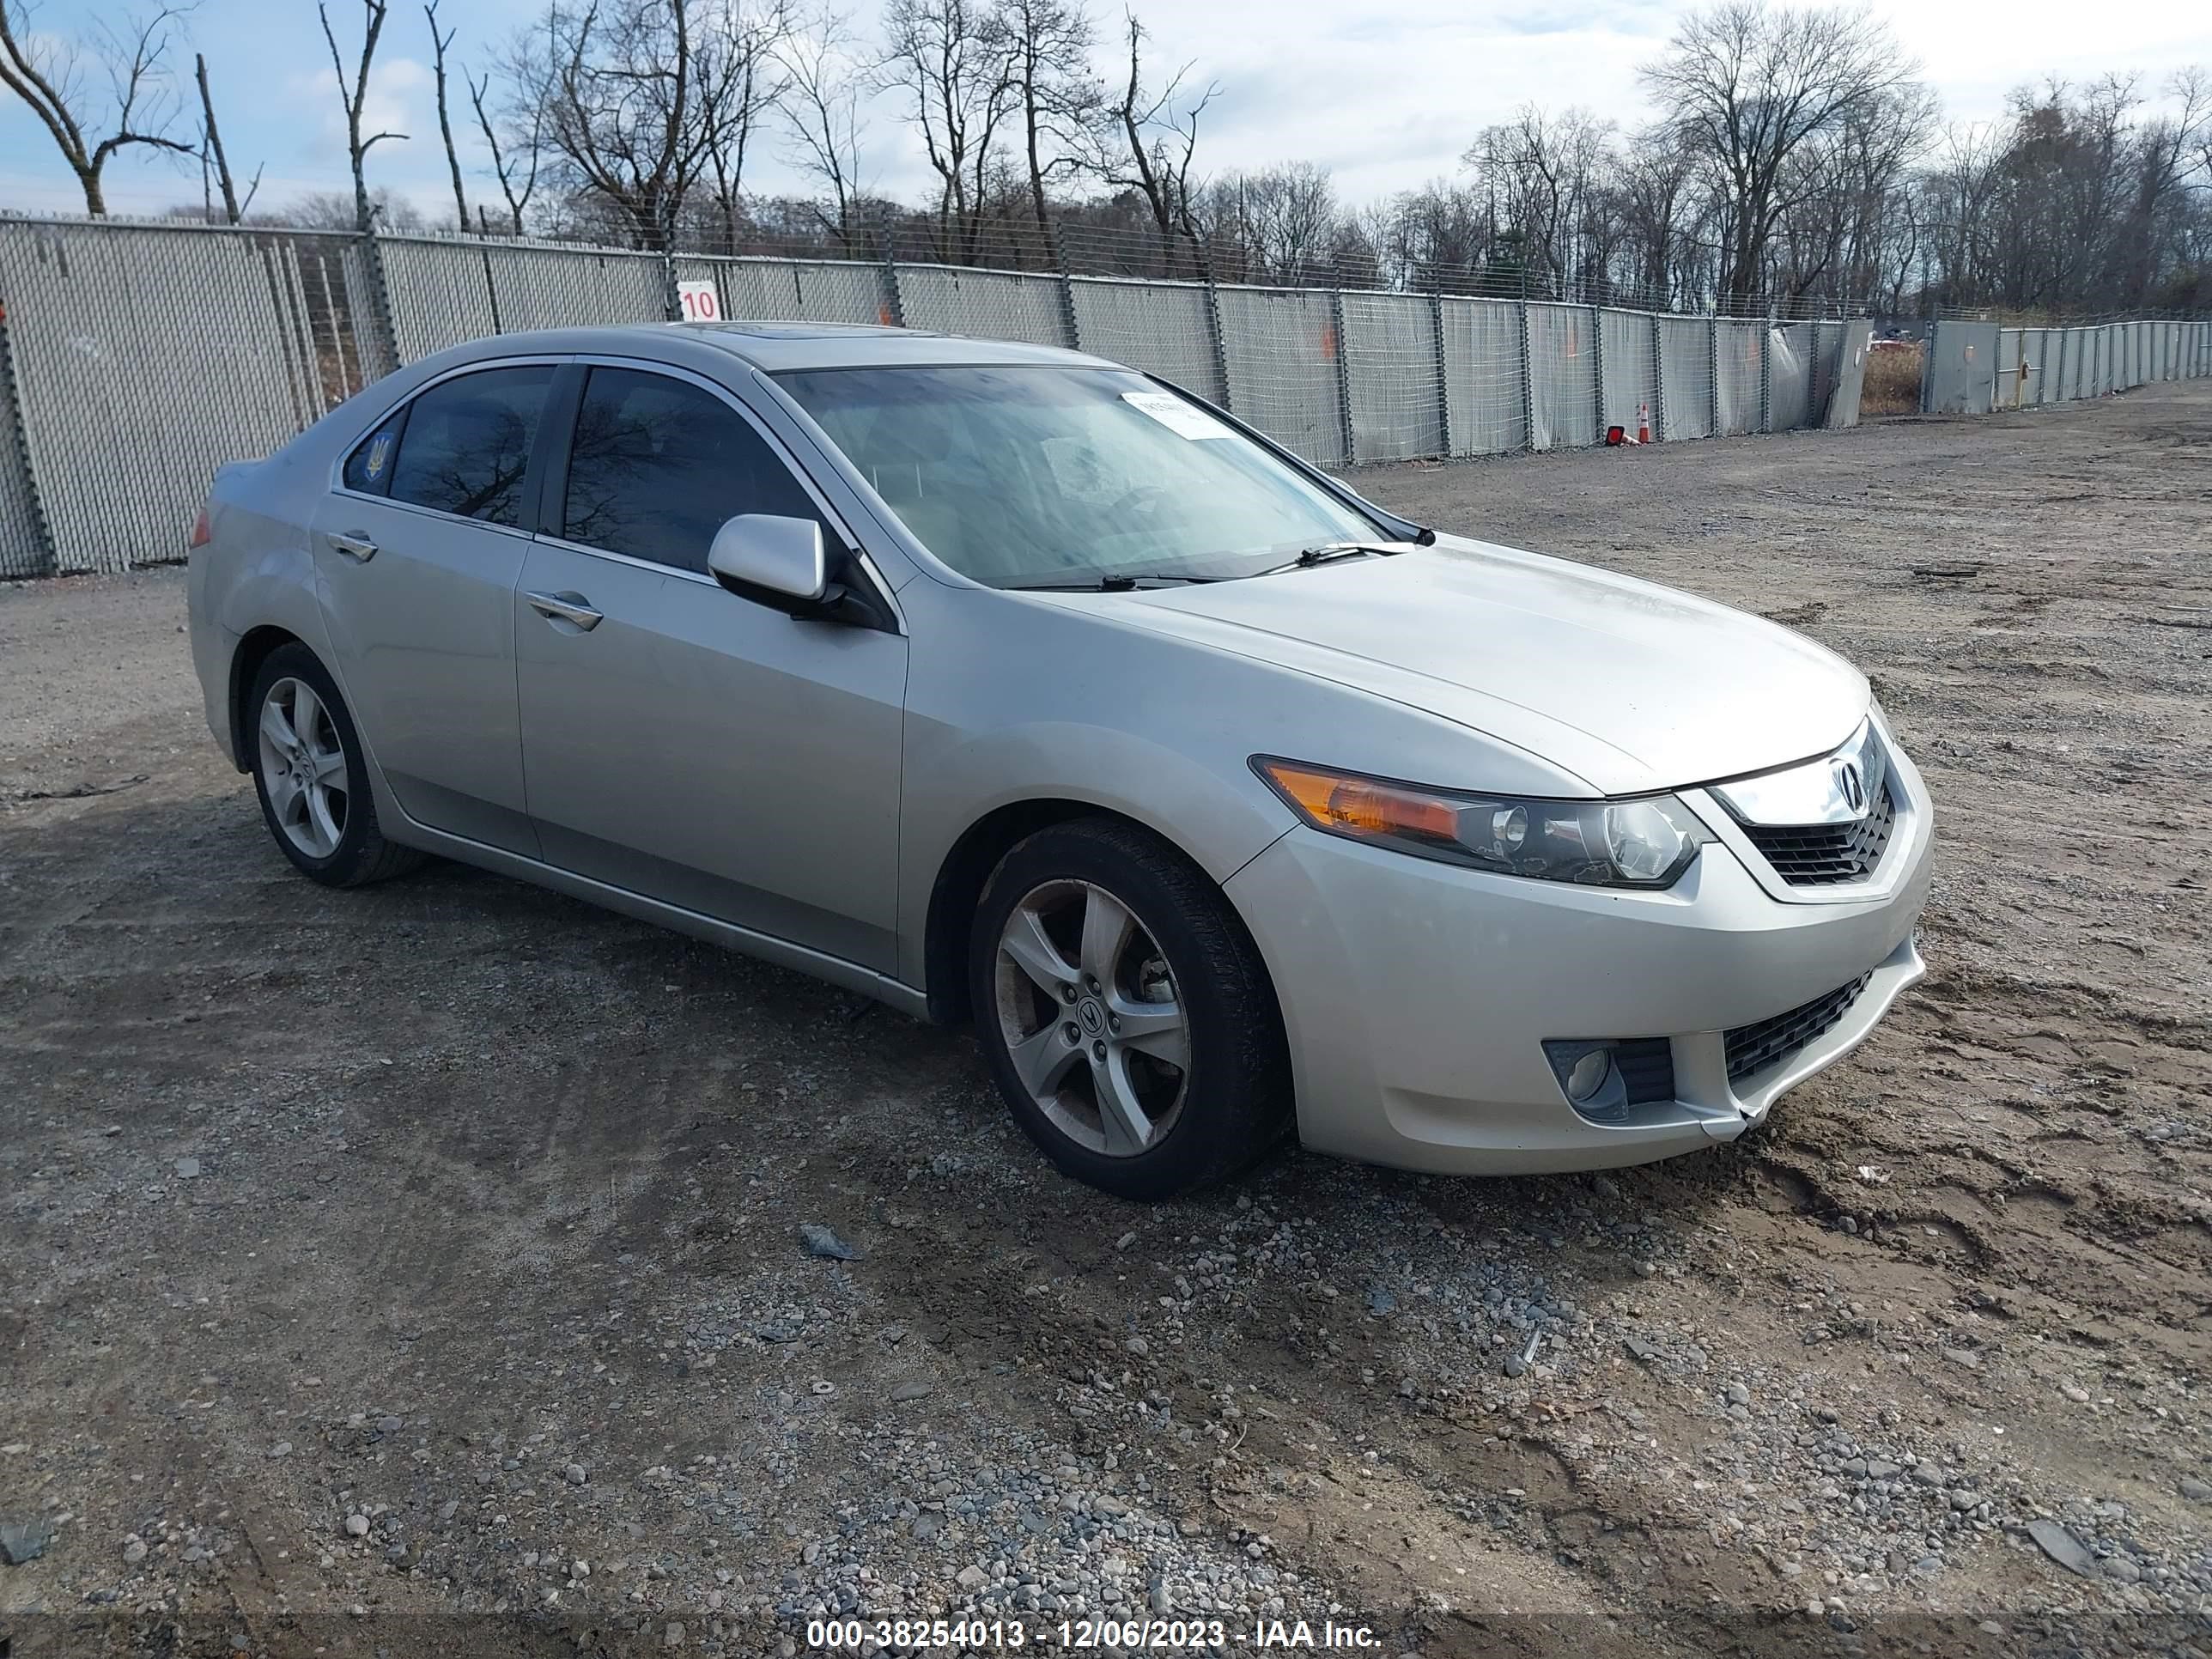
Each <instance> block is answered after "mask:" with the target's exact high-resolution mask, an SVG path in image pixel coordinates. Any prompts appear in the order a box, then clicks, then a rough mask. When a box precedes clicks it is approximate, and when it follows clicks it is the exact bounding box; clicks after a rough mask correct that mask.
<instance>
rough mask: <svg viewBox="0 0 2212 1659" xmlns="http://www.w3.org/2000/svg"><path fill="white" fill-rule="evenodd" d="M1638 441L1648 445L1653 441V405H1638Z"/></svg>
mask: <svg viewBox="0 0 2212 1659" xmlns="http://www.w3.org/2000/svg"><path fill="white" fill-rule="evenodd" d="M1636 441H1637V442H1638V443H1640V444H1648V443H1650V441H1651V405H1650V404H1637V405H1636Z"/></svg>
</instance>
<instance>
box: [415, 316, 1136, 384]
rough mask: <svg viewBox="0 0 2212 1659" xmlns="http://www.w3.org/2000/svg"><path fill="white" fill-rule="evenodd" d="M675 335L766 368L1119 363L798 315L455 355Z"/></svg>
mask: <svg viewBox="0 0 2212 1659" xmlns="http://www.w3.org/2000/svg"><path fill="white" fill-rule="evenodd" d="M679 343H690V344H693V345H704V346H708V347H711V348H714V349H719V350H722V351H726V352H728V353H729V354H730V355H731V356H733V357H736V358H738V360H740V361H741V362H745V363H749V364H750V365H751V366H752V367H753V368H758V369H760V370H762V371H763V372H764V373H767V374H780V373H781V372H783V371H785V370H787V369H801V368H896V367H901V366H905V367H921V366H926V365H937V366H946V365H951V364H975V365H1009V364H1022V363H1029V364H1040V365H1042V364H1052V365H1059V366H1061V367H1080V368H1101V367H1113V368H1118V367H1120V365H1118V364H1109V363H1108V362H1107V360H1106V359H1104V358H1103V357H1093V356H1089V355H1087V354H1086V353H1084V352H1080V351H1067V350H1064V349H1061V348H1060V347H1058V346H1042V345H1030V344H1028V343H1026V342H1024V341H1019V340H976V339H968V338H964V337H962V336H959V335H957V334H937V333H932V332H930V331H927V330H926V329H911V328H885V327H878V326H877V325H873V324H860V323H812V322H800V321H793V322H787V321H760V322H729V323H631V324H623V325H614V326H609V327H604V328H553V329H540V330H537V331H532V332H530V333H526V334H501V335H496V336H494V337H489V338H486V339H482V340H477V341H472V342H471V343H470V346H469V347H467V348H465V349H463V351H461V352H457V353H456V354H455V356H465V357H467V358H471V359H477V360H481V359H484V358H491V357H503V356H523V355H526V354H531V353H546V352H557V353H566V352H579V353H588V352H594V351H600V352H607V353H609V354H611V355H615V356H641V357H662V356H665V357H666V358H667V360H668V361H671V362H675V361H678V360H679V359H680V357H681V356H683V355H685V354H684V353H683V350H682V346H681V344H679ZM671 348H673V349H671Z"/></svg>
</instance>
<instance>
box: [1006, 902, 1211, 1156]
mask: <svg viewBox="0 0 2212 1659" xmlns="http://www.w3.org/2000/svg"><path fill="white" fill-rule="evenodd" d="M998 1013H999V1035H1000V1038H1001V1040H1003V1041H1004V1042H1005V1043H1006V1052H1007V1054H1008V1057H1009V1058H1011V1059H1012V1061H1013V1063H1014V1070H1015V1072H1016V1073H1018V1074H1019V1076H1020V1078H1021V1080H1022V1086H1023V1087H1024V1088H1025V1089H1027V1090H1028V1091H1029V1092H1030V1099H1031V1100H1032V1101H1034V1102H1035V1103H1036V1108H1037V1109H1038V1110H1039V1111H1040V1112H1042V1113H1043V1114H1044V1115H1045V1118H1046V1120H1047V1121H1049V1122H1050V1123H1051V1124H1052V1126H1053V1127H1054V1128H1056V1129H1058V1130H1059V1131H1060V1133H1062V1134H1064V1135H1066V1136H1067V1138H1068V1139H1071V1140H1073V1141H1074V1142H1075V1143H1076V1144H1077V1145H1078V1146H1083V1147H1085V1148H1087V1149H1088V1150H1090V1151H1091V1152H1097V1153H1101V1154H1103V1156H1105V1157H1108V1158H1131V1157H1134V1156H1135V1155H1136V1154H1137V1153H1139V1152H1144V1151H1146V1149H1147V1148H1149V1147H1151V1146H1152V1145H1154V1144H1155V1143H1156V1142H1157V1141H1158V1140H1159V1139H1161V1138H1162V1137H1163V1136H1164V1135H1166V1134H1168V1133H1170V1132H1171V1131H1172V1130H1173V1129H1174V1127H1175V1124H1176V1117H1177V1115H1179V1114H1180V1113H1181V1112H1182V1103H1183V1096H1184V1094H1185V1093H1186V1092H1187V1091H1188V1084H1189V1066H1190V1033H1189V1030H1188V1027H1187V1025H1186V1024H1185V1023H1184V1018H1183V1011H1182V1004H1181V1003H1180V1002H1178V1001H1177V1000H1176V985H1175V976H1174V975H1172V974H1171V973H1170V972H1169V970H1168V964H1167V958H1166V957H1164V955H1163V954H1162V953H1161V951H1160V947H1159V945H1158V944H1157V943H1156V942H1155V941H1154V940H1153V939H1152V934H1151V933H1150V932H1149V931H1148V930H1147V929H1146V927H1144V925H1143V924H1142V923H1140V922H1139V921H1138V920H1137V918H1136V916H1135V915H1133V913H1132V912H1131V911H1130V909H1129V907H1128V906H1127V905H1126V904H1124V903H1122V902H1121V900H1120V899H1118V898H1115V896H1114V895H1113V894H1111V893H1109V892H1108V891H1107V890H1105V889H1104V888H1103V887H1100V886H1097V885H1095V884H1092V883H1091V882H1087V881H1071V880H1060V881H1048V882H1045V883H1042V884H1040V885H1039V886H1036V887H1035V888H1032V889H1031V890H1030V891H1029V892H1028V893H1026V894H1024V896H1023V897H1022V899H1021V900H1020V902H1018V903H1017V904H1016V905H1015V906H1014V908H1012V910H1011V911H1009V912H1008V913H1007V915H1006V923H1005V925H1004V927H1002V928H1001V929H1000V936H999V971H998Z"/></svg>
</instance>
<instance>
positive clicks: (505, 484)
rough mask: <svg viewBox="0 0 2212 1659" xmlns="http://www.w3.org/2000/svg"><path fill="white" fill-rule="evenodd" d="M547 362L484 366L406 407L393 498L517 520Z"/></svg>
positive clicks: (549, 372)
mask: <svg viewBox="0 0 2212 1659" xmlns="http://www.w3.org/2000/svg"><path fill="white" fill-rule="evenodd" d="M552 383H553V367H552V365H551V364H550V363H528V364H521V365H518V366H517V367H515V368H488V369H484V370H482V371H480V372H479V373H477V374H464V375H461V376H459V378H458V379H455V380H445V381H441V383H440V384H438V385H436V386H432V387H431V388H430V389H429V390H428V392H424V393H423V394H422V396H421V397H419V398H416V400H415V401H414V403H413V404H410V406H409V408H408V414H407V428H406V430H405V431H404V433H403V434H402V435H401V436H400V440H399V455H398V459H397V460H396V461H394V462H393V463H392V500H394V501H412V502H413V503H414V504H415V505H416V506H417V507H435V508H437V509H438V511H439V512H441V513H459V514H460V515H461V516H462V517H464V518H469V519H482V520H484V521H485V522H486V523H488V524H505V525H520V523H521V522H522V476H523V473H524V472H525V471H526V470H527V469H528V467H529V465H530V446H531V445H532V443H533V442H535V441H536V440H537V437H538V415H539V413H540V411H541V410H543V409H544V404H545V389H546V387H547V386H550V385H551V384H552Z"/></svg>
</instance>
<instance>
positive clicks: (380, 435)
mask: <svg viewBox="0 0 2212 1659" xmlns="http://www.w3.org/2000/svg"><path fill="white" fill-rule="evenodd" d="M406 424H407V410H405V409H404V407H403V408H401V409H400V410H398V411H396V412H395V413H394V414H393V415H392V417H391V419H389V420H387V421H386V422H385V423H384V424H383V425H382V426H380V427H379V428H376V430H375V431H374V432H372V433H370V434H369V435H368V436H367V437H366V438H364V439H362V441H361V443H360V445H359V447H356V449H355V450H354V452H353V453H352V454H350V455H349V456H347V457H346V464H345V487H346V488H347V489H358V490H359V491H361V493H362V495H383V494H384V493H385V491H386V490H387V489H391V488H392V458H393V456H394V455H396V454H397V453H398V450H399V428H401V427H403V426H404V425H406Z"/></svg>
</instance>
